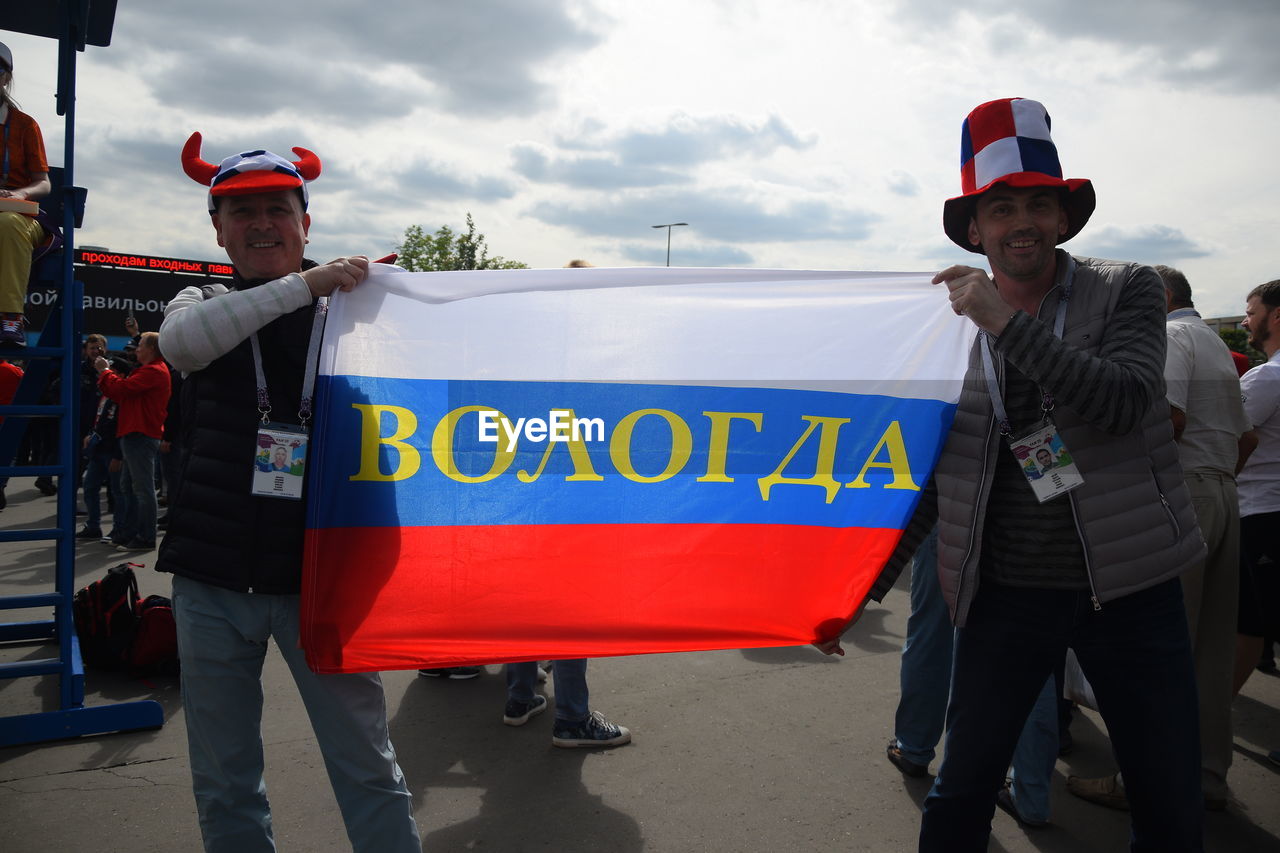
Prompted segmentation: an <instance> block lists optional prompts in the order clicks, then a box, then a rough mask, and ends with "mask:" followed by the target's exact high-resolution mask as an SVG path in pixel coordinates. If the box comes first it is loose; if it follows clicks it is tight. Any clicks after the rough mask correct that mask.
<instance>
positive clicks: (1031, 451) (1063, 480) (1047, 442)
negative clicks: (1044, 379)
mask: <svg viewBox="0 0 1280 853" xmlns="http://www.w3.org/2000/svg"><path fill="white" fill-rule="evenodd" d="M1009 449H1010V450H1011V451H1013V457H1014V458H1015V459H1017V460H1018V466H1019V467H1020V468H1022V475H1023V476H1024V477H1026V478H1027V482H1028V483H1030V484H1031V490H1032V491H1033V492H1035V495H1036V500H1038V501H1040V503H1045V502H1046V501H1051V500H1053V499H1054V498H1056V497H1058V496H1059V495H1064V494H1066V493H1067V492H1069V491H1071V490H1072V489H1074V488H1075V487H1076V486H1079V485H1081V484H1083V483H1084V477H1083V476H1082V475H1081V474H1080V469H1079V468H1077V467H1076V463H1075V461H1074V460H1072V458H1071V454H1070V453H1068V452H1067V447H1066V445H1065V444H1063V443H1062V436H1061V435H1059V434H1058V428H1057V427H1056V426H1055V425H1054V423H1053V421H1051V420H1049V419H1048V418H1045V419H1044V420H1042V421H1040V423H1038V424H1036V425H1035V426H1033V427H1032V428H1031V429H1029V430H1027V431H1026V432H1024V433H1021V434H1020V435H1015V436H1010V437H1009Z"/></svg>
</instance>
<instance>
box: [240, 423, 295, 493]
mask: <svg viewBox="0 0 1280 853" xmlns="http://www.w3.org/2000/svg"><path fill="white" fill-rule="evenodd" d="M307 440H308V436H307V434H306V433H305V432H303V431H302V430H300V429H299V428H298V427H296V426H290V425H289V424H276V423H265V424H262V425H261V427H260V428H259V429H258V446H257V452H256V454H255V455H254V459H253V487H252V489H250V492H251V493H252V494H255V495H259V496H261V497H265V498H288V499H289V500H295V501H297V500H302V481H303V475H304V474H305V473H306V470H307Z"/></svg>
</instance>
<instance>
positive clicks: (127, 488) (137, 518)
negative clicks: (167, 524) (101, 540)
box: [112, 432, 160, 545]
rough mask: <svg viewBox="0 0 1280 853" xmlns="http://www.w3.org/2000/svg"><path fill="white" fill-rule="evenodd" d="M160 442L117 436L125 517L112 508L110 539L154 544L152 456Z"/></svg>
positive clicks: (137, 434) (136, 434)
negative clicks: (121, 466) (122, 465)
mask: <svg viewBox="0 0 1280 853" xmlns="http://www.w3.org/2000/svg"><path fill="white" fill-rule="evenodd" d="M159 449H160V439H158V438H151V437H150V436H147V435H143V434H142V433H140V432H131V433H129V434H128V435H122V436H120V452H121V454H122V455H123V456H124V468H123V470H121V472H120V491H121V492H122V493H123V494H124V495H126V496H127V500H126V502H125V515H124V516H123V517H122V516H121V515H120V511H119V510H120V508H119V507H116V520H115V524H113V525H112V528H113V530H112V535H113V536H114V537H115V538H116V539H120V540H124V541H128V540H130V539H141V540H142V541H143V542H148V543H151V544H153V545H154V544H155V541H156V452H157V451H158V450H159Z"/></svg>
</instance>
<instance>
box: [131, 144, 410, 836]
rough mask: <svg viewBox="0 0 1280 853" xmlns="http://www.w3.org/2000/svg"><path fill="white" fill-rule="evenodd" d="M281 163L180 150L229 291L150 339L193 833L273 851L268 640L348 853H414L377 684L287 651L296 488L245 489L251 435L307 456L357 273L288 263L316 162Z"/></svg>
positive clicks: (178, 312)
mask: <svg viewBox="0 0 1280 853" xmlns="http://www.w3.org/2000/svg"><path fill="white" fill-rule="evenodd" d="M294 151H295V152H296V153H297V154H298V155H299V156H300V157H301V159H300V160H299V161H297V162H290V161H288V160H285V159H284V158H282V157H279V156H277V155H275V154H272V153H270V152H268V151H250V152H246V153H244V154H240V155H238V156H235V157H228V158H227V159H226V160H223V161H222V163H221V165H220V166H214V165H212V164H210V163H206V162H204V161H203V160H202V159H200V135H199V134H192V137H191V139H189V140H188V142H187V145H186V147H185V148H184V150H183V157H182V160H183V168H184V169H185V170H186V172H187V174H188V175H190V176H191V177H192V178H193V179H195V180H196V181H197V182H199V183H201V184H204V185H207V186H209V187H210V188H211V189H210V193H209V213H210V216H211V218H212V221H213V227H214V230H215V231H216V232H217V237H218V245H220V246H222V247H224V248H225V249H226V251H227V255H228V257H230V258H231V261H232V264H233V265H234V266H235V281H234V285H233V287H232V288H231V289H228V288H225V287H223V286H222V285H212V286H209V287H205V288H197V287H189V288H186V289H185V290H183V291H182V292H181V293H179V294H178V295H177V296H175V297H174V299H173V300H172V301H171V302H170V303H169V307H168V308H167V310H166V312H165V320H164V323H163V325H161V327H160V336H161V337H160V340H161V347H162V348H163V350H164V355H165V357H166V358H167V359H168V360H169V361H170V363H171V364H173V366H174V367H175V368H176V369H178V370H180V371H181V372H182V373H183V374H184V376H185V377H186V378H185V381H184V383H183V388H182V435H181V443H182V454H181V456H182V460H183V463H182V464H183V471H182V474H181V476H180V477H179V483H180V485H179V487H178V490H177V493H176V494H175V495H172V496H171V502H170V509H169V528H168V533H167V535H166V536H165V539H164V542H163V544H162V546H161V549H160V557H159V561H158V563H157V565H156V568H157V569H158V570H160V571H163V572H172V573H173V575H174V580H173V605H174V616H175V619H176V621H177V625H178V650H179V655H180V657H181V659H182V698H183V704H184V708H185V712H186V722H187V732H188V743H189V747H190V755H191V774H192V779H193V784H194V788H195V796H196V805H197V808H198V811H199V816H200V831H201V834H202V835H203V837H204V844H205V849H206V850H208V851H215V850H216V851H223V850H226V851H235V853H241V851H243V850H249V849H253V850H258V849H269V848H271V845H272V844H273V841H272V830H271V810H270V806H269V804H268V802H267V797H266V786H265V784H264V782H263V758H262V740H261V732H260V728H261V716H262V704H263V696H262V684H261V672H262V665H263V658H264V656H265V654H266V650H267V640H268V638H274V639H275V641H276V645H277V647H278V648H279V650H280V653H281V654H282V655H283V656H284V658H285V661H286V662H287V663H288V665H289V669H290V671H291V672H292V674H293V678H294V681H295V682H296V684H297V686H298V691H299V693H300V694H301V695H302V699H303V702H304V703H305V705H306V707H307V713H308V715H309V717H310V719H311V724H312V728H313V729H314V731H315V735H316V740H317V742H318V744H319V746H320V751H321V753H322V754H323V756H324V759H325V767H326V769H327V770H328V774H329V780H330V782H331V784H332V786H333V790H334V794H335V796H336V797H337V801H338V806H339V808H340V809H341V811H342V816H343V820H344V821H345V823H346V828H347V835H348V837H349V839H350V841H351V844H352V847H353V849H355V850H358V851H379V853H381V851H415V852H416V851H419V850H420V849H421V843H420V841H419V836H418V829H417V825H416V823H415V822H414V818H413V802H412V798H411V796H410V794H409V790H408V787H407V786H406V785H405V781H404V776H403V775H402V774H401V772H400V767H399V766H398V765H397V763H396V758H395V750H394V749H393V747H392V745H391V740H390V737H389V734H388V731H387V717H386V705H385V701H384V698H383V693H382V682H381V681H380V679H379V678H378V675H377V674H376V673H368V674H342V675H317V674H315V673H313V672H312V671H311V670H310V669H309V668H308V667H307V664H306V661H305V659H304V655H303V652H302V650H301V649H300V648H298V636H299V616H298V610H299V591H300V588H301V578H302V554H303V534H304V526H305V525H304V502H303V500H302V498H303V497H304V491H305V489H306V476H305V474H303V475H302V476H299V477H290V478H288V479H289V480H290V481H298V483H299V485H298V486H297V487H296V490H294V491H290V490H289V489H284V490H280V491H278V493H276V492H273V491H272V490H271V489H270V488H266V487H264V486H263V485H262V483H261V481H260V478H259V477H258V474H257V470H258V465H257V460H258V455H259V452H260V450H261V448H262V447H263V446H264V445H263V444H262V441H263V440H264V438H263V436H264V435H267V436H270V437H271V438H270V441H281V442H285V443H287V444H288V446H289V447H291V448H292V452H293V454H294V457H295V458H304V457H305V449H306V439H307V437H308V436H307V432H306V422H307V420H308V418H309V412H310V403H309V397H310V394H311V389H309V388H307V387H305V386H304V383H305V381H306V379H305V377H306V367H307V364H308V362H309V361H310V360H313V359H314V358H315V357H316V355H317V347H318V345H319V335H320V331H321V328H322V320H323V310H322V308H321V307H319V305H318V300H319V299H320V298H321V297H326V296H328V295H330V294H331V293H333V292H334V291H335V290H338V289H342V290H350V289H351V288H352V287H355V286H356V285H357V284H359V283H360V282H361V281H362V280H363V279H364V278H365V276H366V275H367V273H368V269H369V261H368V259H367V258H365V257H362V256H354V257H347V258H339V259H338V260H335V261H332V262H330V263H328V264H325V265H323V266H317V265H316V264H314V263H312V262H310V261H307V260H304V259H303V256H302V253H303V247H304V246H305V244H306V237H307V230H308V228H309V227H310V224H311V218H310V215H309V214H308V213H307V200H308V198H307V187H306V182H307V181H310V180H313V179H314V178H316V177H317V176H318V175H319V173H320V161H319V160H318V158H316V156H315V155H314V154H312V153H311V152H309V151H306V150H305V149H301V148H295V149H294ZM304 400H305V401H306V402H305V403H304ZM268 415H269V418H270V420H271V421H272V423H271V424H270V430H269V432H268V431H267V430H266V429H265V428H263V427H264V424H263V421H265V420H267V416H268ZM266 446H267V447H270V446H271V444H270V443H268V444H267V445H266ZM299 448H301V449H300V450H299ZM304 470H305V469H304ZM268 479H269V480H270V478H269V477H268Z"/></svg>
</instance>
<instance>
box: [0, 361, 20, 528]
mask: <svg viewBox="0 0 1280 853" xmlns="http://www.w3.org/2000/svg"><path fill="white" fill-rule="evenodd" d="M21 381H22V368H21V367H18V365H16V364H10V363H9V362H7V361H5V360H4V359H0V406H7V405H8V404H9V403H12V402H13V395H14V394H16V393H17V392H18V383H19V382H21ZM0 423H4V418H3V417H0ZM7 485H9V478H8V477H0V509H4V508H5V507H6V506H7V505H8V503H9V499H8V498H6V497H5V496H4V487H5V486H7Z"/></svg>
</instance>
